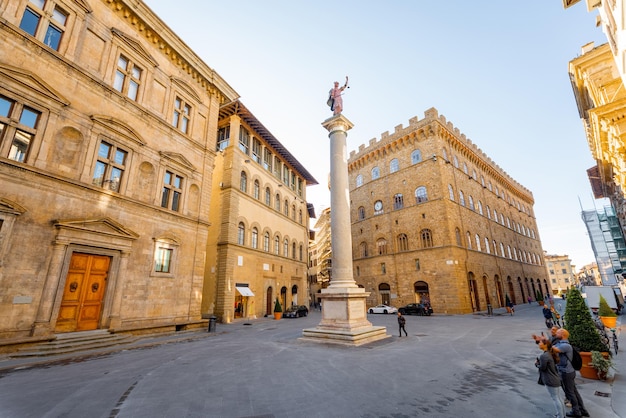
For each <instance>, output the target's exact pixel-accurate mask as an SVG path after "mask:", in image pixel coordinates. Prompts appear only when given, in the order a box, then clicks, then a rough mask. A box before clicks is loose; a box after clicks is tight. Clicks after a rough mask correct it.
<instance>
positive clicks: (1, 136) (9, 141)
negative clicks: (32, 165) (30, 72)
mask: <svg viewBox="0 0 626 418" xmlns="http://www.w3.org/2000/svg"><path fill="white" fill-rule="evenodd" d="M40 116H41V112H38V111H36V110H34V109H31V108H30V107H27V106H24V105H22V104H21V103H17V102H14V101H12V100H10V99H8V98H5V97H2V96H0V148H1V149H2V150H3V151H2V153H3V154H4V155H7V156H8V158H9V159H11V160H14V161H17V162H20V163H23V162H26V159H27V158H28V152H29V150H30V148H31V144H32V142H33V139H34V138H35V135H36V134H37V127H38V126H37V125H38V123H39V119H40ZM7 148H8V150H7ZM5 153H6V154H5Z"/></svg>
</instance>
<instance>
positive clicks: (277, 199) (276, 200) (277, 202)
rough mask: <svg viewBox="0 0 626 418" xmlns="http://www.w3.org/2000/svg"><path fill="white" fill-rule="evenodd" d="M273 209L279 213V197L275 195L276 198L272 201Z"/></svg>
mask: <svg viewBox="0 0 626 418" xmlns="http://www.w3.org/2000/svg"><path fill="white" fill-rule="evenodd" d="M274 209H275V210H276V212H280V195H279V194H278V193H276V198H275V199H274Z"/></svg>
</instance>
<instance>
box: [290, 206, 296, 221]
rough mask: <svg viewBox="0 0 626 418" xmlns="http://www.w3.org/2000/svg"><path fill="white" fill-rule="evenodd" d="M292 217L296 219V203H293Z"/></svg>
mask: <svg viewBox="0 0 626 418" xmlns="http://www.w3.org/2000/svg"><path fill="white" fill-rule="evenodd" d="M291 219H293V220H294V221H295V220H296V205H291Z"/></svg>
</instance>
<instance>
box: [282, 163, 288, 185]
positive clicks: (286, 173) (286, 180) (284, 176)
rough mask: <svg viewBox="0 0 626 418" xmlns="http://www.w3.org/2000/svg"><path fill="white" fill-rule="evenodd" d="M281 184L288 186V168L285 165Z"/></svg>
mask: <svg viewBox="0 0 626 418" xmlns="http://www.w3.org/2000/svg"><path fill="white" fill-rule="evenodd" d="M283 183H285V185H287V186H288V185H289V167H287V166H286V165H284V166H283Z"/></svg>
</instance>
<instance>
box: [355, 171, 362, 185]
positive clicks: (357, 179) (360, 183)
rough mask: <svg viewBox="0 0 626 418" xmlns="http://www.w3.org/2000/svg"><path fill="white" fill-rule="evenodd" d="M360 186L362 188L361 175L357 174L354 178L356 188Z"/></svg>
mask: <svg viewBox="0 0 626 418" xmlns="http://www.w3.org/2000/svg"><path fill="white" fill-rule="evenodd" d="M361 186H363V175H362V174H359V175H358V176H356V187H361Z"/></svg>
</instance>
